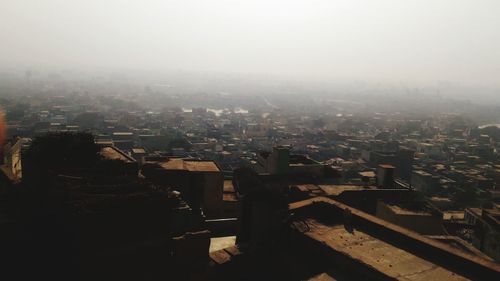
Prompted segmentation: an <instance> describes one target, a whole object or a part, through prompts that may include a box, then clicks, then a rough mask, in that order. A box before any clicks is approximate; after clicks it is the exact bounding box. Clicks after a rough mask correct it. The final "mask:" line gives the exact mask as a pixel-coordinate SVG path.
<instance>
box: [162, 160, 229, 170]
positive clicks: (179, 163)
mask: <svg viewBox="0 0 500 281" xmlns="http://www.w3.org/2000/svg"><path fill="white" fill-rule="evenodd" d="M160 166H161V167H163V168H164V169H167V170H188V171H190V172H220V169H219V167H217V164H215V162H214V161H209V160H206V161H198V160H185V159H175V158H174V159H169V160H168V161H166V162H163V163H161V164H160Z"/></svg>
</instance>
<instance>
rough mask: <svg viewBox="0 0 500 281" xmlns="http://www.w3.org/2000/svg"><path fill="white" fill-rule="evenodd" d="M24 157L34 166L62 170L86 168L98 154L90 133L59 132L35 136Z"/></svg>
mask: <svg viewBox="0 0 500 281" xmlns="http://www.w3.org/2000/svg"><path fill="white" fill-rule="evenodd" d="M26 158H27V159H28V160H29V161H30V164H31V165H32V166H33V167H34V168H37V169H43V170H51V171H54V172H62V171H70V170H81V169H88V168H90V167H92V166H94V165H95V164H96V162H97V161H98V160H99V158H100V155H99V148H98V146H97V145H96V144H95V142H94V136H93V135H92V134H90V133H83V132H78V133H70V132H60V133H49V134H46V135H43V136H39V137H37V138H35V139H34V140H33V142H32V144H31V146H30V147H29V148H28V150H27V151H26Z"/></svg>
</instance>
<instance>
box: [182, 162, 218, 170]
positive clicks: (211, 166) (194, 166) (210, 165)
mask: <svg viewBox="0 0 500 281" xmlns="http://www.w3.org/2000/svg"><path fill="white" fill-rule="evenodd" d="M184 166H185V167H186V169H187V170H188V171H192V172H219V171H220V169H219V167H217V164H215V162H214V161H184Z"/></svg>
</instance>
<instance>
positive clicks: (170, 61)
mask: <svg viewBox="0 0 500 281" xmlns="http://www.w3.org/2000/svg"><path fill="white" fill-rule="evenodd" d="M0 63H2V64H5V65H7V64H9V65H12V64H20V65H23V66H24V65H33V66H58V67H59V66H61V67H75V68H78V67H86V68H88V67H105V68H116V69H131V68H132V69H144V70H149V69H150V70H177V69H181V70H188V71H190V70H192V71H198V70H201V71H216V72H236V73H262V74H266V73H269V74H282V75H285V76H289V77H298V76H303V77H308V78H320V79H330V78H341V79H345V78H348V79H367V80H380V81H420V80H422V81H439V80H448V81H461V82H467V83H469V82H472V83H482V84H490V85H496V86H500V1H498V0H491V1H488V0H469V1H461V0H428V1H426V0H415V1H411V0H365V1H361V0H345V1H336V0H324V1H322V0H303V1H302V0H297V1H294V0H248V1H239V0H220V1H218V0H203V1H202V0H200V1H191V0H179V1H168V0H134V1H132V0H130V1H127V0H78V1H77V0H0Z"/></svg>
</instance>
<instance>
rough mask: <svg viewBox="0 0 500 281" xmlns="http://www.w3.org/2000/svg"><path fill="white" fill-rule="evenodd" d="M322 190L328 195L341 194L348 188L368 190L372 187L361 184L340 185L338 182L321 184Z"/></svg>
mask: <svg viewBox="0 0 500 281" xmlns="http://www.w3.org/2000/svg"><path fill="white" fill-rule="evenodd" d="M318 186H319V188H321V190H323V191H324V192H325V193H326V194H327V195H339V194H341V193H342V192H344V191H346V190H366V189H372V188H368V187H366V186H361V185H338V184H319V185H318Z"/></svg>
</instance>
